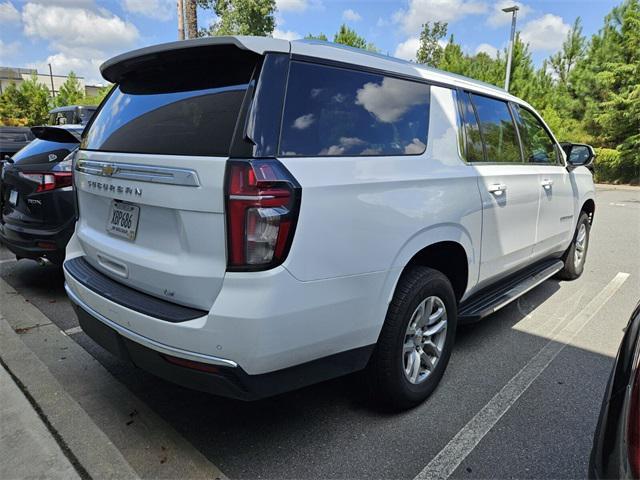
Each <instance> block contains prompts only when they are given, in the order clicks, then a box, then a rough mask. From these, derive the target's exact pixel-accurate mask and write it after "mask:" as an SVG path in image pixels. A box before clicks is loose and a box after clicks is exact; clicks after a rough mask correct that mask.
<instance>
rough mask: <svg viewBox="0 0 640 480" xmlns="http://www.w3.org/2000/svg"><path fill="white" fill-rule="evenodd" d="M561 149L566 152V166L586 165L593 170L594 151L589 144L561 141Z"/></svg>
mask: <svg viewBox="0 0 640 480" xmlns="http://www.w3.org/2000/svg"><path fill="white" fill-rule="evenodd" d="M562 149H563V150H564V152H565V153H566V154H567V168H569V170H573V169H574V168H577V167H587V168H588V169H589V170H593V161H594V160H595V158H596V152H595V150H594V149H593V147H592V146H591V145H585V144H584V143H563V144H562Z"/></svg>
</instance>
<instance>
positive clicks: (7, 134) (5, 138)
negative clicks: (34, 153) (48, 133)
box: [0, 127, 35, 161]
mask: <svg viewBox="0 0 640 480" xmlns="http://www.w3.org/2000/svg"><path fill="white" fill-rule="evenodd" d="M34 138H35V137H34V136H33V133H31V129H30V128H29V127H0V161H2V159H3V158H5V157H6V156H9V157H11V156H12V155H15V153H16V152H17V151H18V150H20V149H21V148H24V147H26V146H27V144H28V143H29V142H30V141H31V140H33V139H34Z"/></svg>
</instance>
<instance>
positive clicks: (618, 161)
mask: <svg viewBox="0 0 640 480" xmlns="http://www.w3.org/2000/svg"><path fill="white" fill-rule="evenodd" d="M595 181H596V182H604V183H632V184H638V183H640V169H639V168H638V165H636V162H634V161H633V159H632V158H631V157H628V156H623V155H620V152H619V151H618V150H614V149H611V148H596V161H595Z"/></svg>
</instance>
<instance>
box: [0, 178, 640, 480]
mask: <svg viewBox="0 0 640 480" xmlns="http://www.w3.org/2000/svg"><path fill="white" fill-rule="evenodd" d="M639 245H640V189H614V188H607V187H600V188H599V190H598V195H597V207H596V214H595V224H594V226H593V229H592V237H591V244H590V247H589V253H588V258H587V264H586V269H585V273H584V274H583V276H582V277H581V278H580V279H578V280H576V281H574V282H559V281H556V280H549V281H547V282H545V283H544V284H542V285H541V286H539V287H538V288H536V289H534V290H533V291H531V292H529V293H528V294H526V295H525V296H523V297H521V298H520V299H519V301H517V302H515V303H513V304H511V305H509V306H507V307H505V308H504V309H503V310H501V311H499V312H498V313H496V314H494V315H493V316H491V317H489V318H488V319H486V320H485V321H483V322H481V323H479V324H476V325H472V326H468V327H465V328H462V329H461V330H460V331H459V333H458V338H457V342H456V348H455V351H454V353H453V356H452V359H451V363H450V365H449V367H448V370H447V372H446V374H445V377H444V379H443V381H442V383H441V385H440V386H439V388H438V389H437V390H436V392H435V393H434V395H433V396H432V397H431V398H430V399H429V400H428V401H427V402H425V403H424V404H423V405H421V406H419V407H417V408H415V409H413V410H411V411H408V412H405V413H402V414H392V413H389V412H386V411H382V410H380V409H378V408H375V407H372V406H371V405H370V404H369V403H368V402H367V397H366V394H365V391H364V388H363V385H362V383H361V381H360V378H359V376H358V375H352V376H349V377H344V378H341V379H337V380H334V381H330V382H325V383H323V384H320V385H315V386H312V387H308V388H305V389H302V390H299V391H296V392H291V393H288V394H285V395H280V396H278V397H275V398H271V399H266V400H263V401H259V402H254V403H240V402H236V401H230V400H225V399H220V398H216V397H213V396H210V395H207V394H202V393H198V392H193V391H189V390H186V389H183V388H181V387H178V386H175V385H172V384H169V383H166V382H164V381H162V380H159V379H157V378H155V377H153V376H151V375H148V374H146V373H144V372H141V371H139V370H136V369H135V368H133V367H131V366H129V365H126V364H124V363H122V362H120V361H118V360H116V359H115V358H113V357H111V356H110V355H109V354H108V353H106V352H105V351H103V350H102V349H101V348H100V347H98V346H96V345H95V344H94V343H93V342H92V341H91V340H90V339H89V338H88V337H87V336H86V335H85V334H84V333H82V332H81V331H80V330H79V328H76V327H77V326H78V324H77V320H76V317H75V315H74V313H73V310H72V309H71V307H70V305H69V302H68V300H67V298H66V296H65V293H64V288H63V277H62V274H61V272H60V270H59V269H57V268H55V267H40V266H38V265H37V264H36V263H35V262H31V261H28V260H21V261H19V262H15V261H13V260H12V256H11V254H10V253H9V252H8V251H7V250H5V249H2V250H0V278H2V280H4V281H5V282H6V283H7V284H9V285H10V286H11V287H12V288H13V289H15V292H17V294H18V295H19V296H21V298H23V299H24V300H21V301H24V302H27V303H29V304H31V305H34V306H35V307H37V309H39V310H40V311H41V312H42V313H43V314H44V315H45V316H46V317H47V318H48V320H50V322H51V323H52V325H53V326H54V327H55V331H56V332H57V333H59V332H60V331H66V332H67V333H66V335H65V336H63V335H60V337H61V339H60V340H59V341H61V342H62V341H67V342H68V341H69V339H71V340H72V341H73V344H74V345H73V346H72V348H71V347H69V346H64V347H60V350H61V351H62V353H61V352H60V351H56V352H55V353H52V350H51V348H52V347H51V345H52V344H53V343H55V342H57V341H58V340H57V339H53V338H52V337H49V338H48V340H49V341H48V342H47V343H48V345H47V346H45V345H44V343H42V342H41V338H40V337H37V336H36V334H37V331H36V330H37V329H35V330H34V329H30V330H28V331H18V333H20V334H21V337H22V338H23V341H24V342H25V343H26V344H27V346H29V348H31V349H32V350H33V351H34V353H35V354H36V355H37V356H39V357H40V359H41V360H42V361H43V362H44V363H45V364H46V365H47V367H48V368H49V370H50V371H51V373H52V374H53V375H54V376H55V377H56V378H57V380H58V381H59V382H60V383H61V384H62V385H63V386H64V387H65V389H66V390H67V391H68V392H69V394H70V395H71V396H72V397H74V399H76V400H77V401H78V402H79V403H80V404H81V405H82V406H83V408H85V410H86V411H87V413H88V414H89V416H90V417H92V418H93V419H94V420H95V422H96V423H97V424H98V425H99V426H101V427H102V428H103V429H104V431H105V433H106V434H107V435H108V436H109V438H110V439H111V440H112V441H113V443H114V444H115V445H116V446H117V447H118V448H119V449H120V450H121V451H122V453H123V455H124V457H125V458H126V459H127V460H128V461H129V462H130V463H131V465H132V467H133V468H134V469H135V470H136V471H137V473H138V474H139V475H140V476H141V477H153V476H164V477H171V476H175V473H176V471H177V470H179V468H180V467H179V464H176V463H172V462H179V459H180V457H181V455H180V454H178V453H176V452H172V451H168V453H167V454H166V455H165V454H163V453H159V454H157V452H156V451H155V450H154V449H155V448H156V447H155V444H154V441H155V440H154V439H155V438H157V435H159V434H166V438H167V439H168V440H166V442H165V444H166V445H168V444H169V443H170V444H171V445H174V446H175V445H178V446H179V449H180V452H181V453H182V454H183V456H182V458H186V456H188V455H191V454H193V457H191V458H200V457H201V456H203V457H204V458H206V460H208V461H209V462H210V463H212V464H213V465H215V467H217V468H218V469H219V470H220V471H221V472H222V474H224V475H225V476H227V477H229V478H415V477H416V476H418V477H420V478H438V477H440V478H443V477H447V476H450V477H453V478H488V477H493V478H515V477H518V478H583V477H585V475H586V472H587V464H588V455H589V452H590V448H591V441H592V436H593V430H594V428H595V424H596V420H597V416H598V412H599V410H600V403H601V400H602V395H603V392H604V388H605V384H606V381H607V378H608V375H609V371H610V369H611V366H612V362H613V358H614V356H615V354H616V351H617V348H618V344H619V341H620V339H621V338H622V334H623V330H622V329H623V327H624V326H625V325H626V322H627V319H628V317H629V315H630V313H631V311H632V310H633V307H634V306H635V304H636V303H637V302H638V300H640V255H639V251H640V249H639ZM3 308H4V307H3ZM0 313H2V312H0ZM18 330H19V329H18ZM30 335H32V336H31V337H30ZM63 337H64V338H63ZM46 341H47V340H44V342H46ZM65 345H66V344H65ZM76 347H78V348H76ZM66 352H69V353H66ZM94 359H95V361H97V362H94ZM102 367H103V368H104V369H105V370H106V372H108V373H109V374H110V375H106V374H104V375H103V374H100V375H97V374H94V375H92V376H89V373H90V372H91V371H98V369H99V371H100V372H103V369H102ZM127 402H129V403H127ZM125 403H126V405H125ZM129 404H133V405H137V406H136V407H135V408H134V407H130V405H129ZM110 409H111V410H113V411H118V412H119V413H118V414H117V415H115V414H111V410H110ZM122 412H129V413H128V417H127V414H126V413H122ZM145 415H146V416H147V417H146V418H147V423H145V428H144V429H140V428H138V429H137V430H136V429H135V428H137V427H136V424H135V423H134V422H137V421H139V418H140V417H144V416H145ZM149 418H152V420H148V419H149ZM128 422H131V423H128ZM163 429H166V432H163V431H162V430H163ZM158 432H160V433H158ZM167 432H170V433H167ZM141 439H142V440H141ZM139 442H148V444H146V443H145V444H144V445H140V443H139ZM166 445H164V444H163V445H162V446H161V448H160V447H159V448H160V451H161V452H163V451H165V450H167V447H166ZM176 448H178V447H176ZM162 449H164V450H162ZM145 452H146V453H145ZM149 452H151V453H149ZM163 455H165V456H164V457H163ZM140 456H142V457H144V460H141V459H140V458H139V457H140ZM163 460H164V461H163ZM194 462H195V461H194ZM196 463H197V462H196ZM172 465H173V466H172ZM172 468H173V470H172ZM182 475H183V476H189V475H188V473H185V471H184V470H183V471H182Z"/></svg>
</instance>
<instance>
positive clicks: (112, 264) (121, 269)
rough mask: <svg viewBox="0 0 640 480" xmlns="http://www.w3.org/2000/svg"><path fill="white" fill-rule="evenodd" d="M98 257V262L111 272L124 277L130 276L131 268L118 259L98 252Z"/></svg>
mask: <svg viewBox="0 0 640 480" xmlns="http://www.w3.org/2000/svg"><path fill="white" fill-rule="evenodd" d="M97 258H98V263H99V264H100V266H101V267H102V268H104V269H105V270H108V271H110V272H111V273H114V274H116V275H118V276H119V277H122V278H128V277H129V269H128V268H127V266H126V265H125V264H124V263H120V262H118V261H116V260H112V259H111V258H108V257H107V256H105V255H103V254H101V253H98V254H97Z"/></svg>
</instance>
